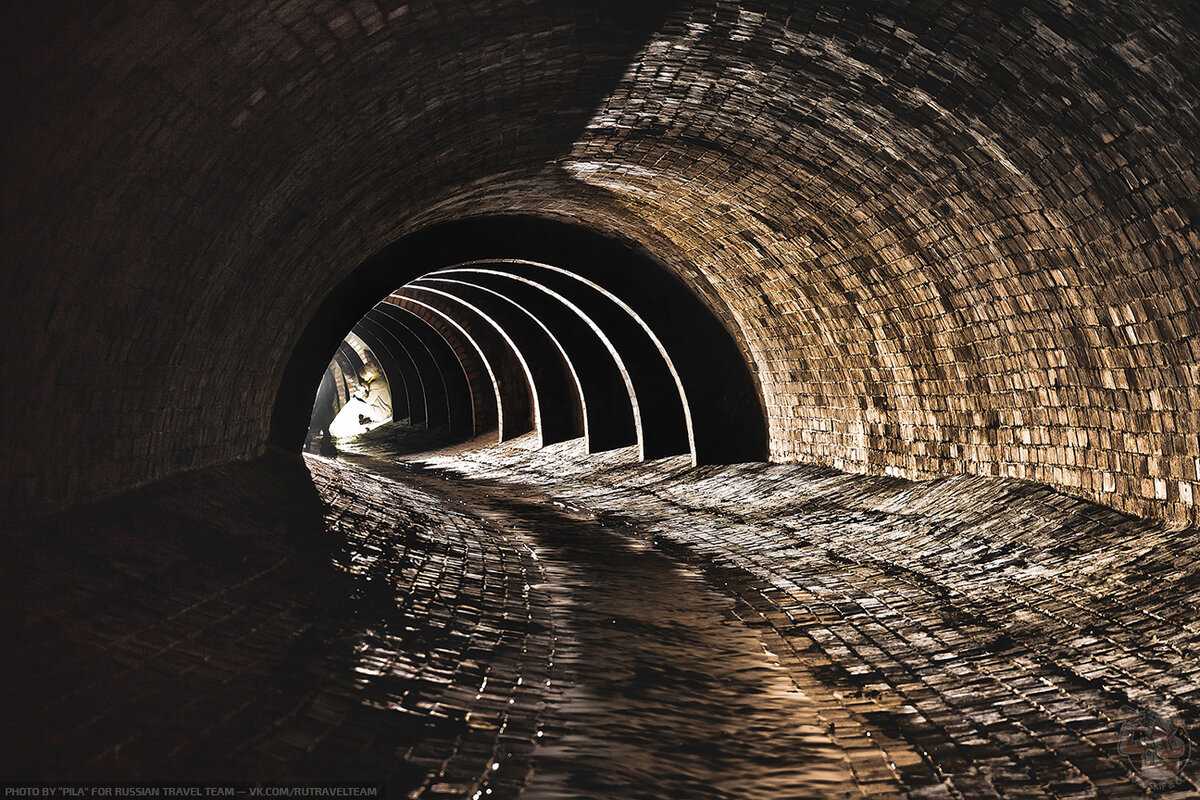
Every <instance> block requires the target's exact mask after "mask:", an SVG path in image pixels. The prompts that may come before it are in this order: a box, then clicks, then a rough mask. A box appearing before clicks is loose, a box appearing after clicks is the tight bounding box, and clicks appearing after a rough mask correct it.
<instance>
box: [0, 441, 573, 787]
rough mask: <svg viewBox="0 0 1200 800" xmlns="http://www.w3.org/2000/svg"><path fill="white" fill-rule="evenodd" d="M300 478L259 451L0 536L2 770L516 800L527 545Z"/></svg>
mask: <svg viewBox="0 0 1200 800" xmlns="http://www.w3.org/2000/svg"><path fill="white" fill-rule="evenodd" d="M308 466H309V470H310V471H311V473H312V478H313V479H314V480H315V482H316V483H317V486H318V487H319V491H320V495H321V499H318V496H317V492H315V491H314V489H313V486H312V483H310V479H309V473H308V471H306V470H305V468H304V466H303V465H301V464H300V463H299V460H298V459H297V458H296V457H287V458H286V459H285V458H284V457H281V456H278V455H272V456H269V457H268V458H266V459H260V460H258V461H255V462H251V463H250V464H245V465H237V466H233V467H225V468H220V469H210V470H204V471H200V472H197V473H193V474H191V475H188V476H184V477H182V478H179V479H174V480H172V481H170V482H167V483H159V484H156V485H155V486H153V487H148V488H146V489H144V490H141V491H139V492H136V493H133V494H132V495H127V496H125V497H122V498H120V499H118V500H114V501H110V502H109V503H107V504H103V505H100V506H96V507H86V508H82V509H79V510H76V511H73V512H70V513H68V514H66V515H62V516H59V517H54V518H50V519H46V520H42V521H40V522H38V523H30V524H28V525H26V526H21V527H17V528H14V529H12V530H9V531H6V532H5V533H6V539H5V558H6V563H8V564H9V569H10V570H11V574H10V576H9V577H8V579H7V580H6V581H5V583H4V585H3V587H2V589H3V594H4V596H3V609H4V614H3V618H2V625H3V637H4V641H5V646H6V650H5V658H4V668H3V672H4V681H3V687H2V688H0V736H2V742H3V747H0V776H2V777H3V778H5V779H8V780H30V779H49V780H58V781H62V780H79V779H93V780H94V779H101V780H113V779H118V780H129V779H174V780H180V779H183V780H187V779H193V780H210V781H211V780H214V779H215V780H239V779H240V780H256V781H261V780H281V779H290V780H296V779H311V780H325V781H327V780H362V781H368V782H374V783H382V784H384V785H385V786H386V787H387V795H386V796H388V797H405V796H420V797H428V798H436V797H465V796H470V795H471V794H472V793H473V792H475V791H483V790H485V789H486V788H489V787H491V788H494V789H495V790H496V792H498V796H514V795H515V793H516V792H517V790H518V787H519V786H520V785H521V784H522V783H523V782H524V780H525V778H526V774H527V772H528V756H529V752H530V751H531V750H532V748H533V742H534V740H535V734H536V732H537V730H538V728H539V725H540V723H539V718H540V714H541V713H542V707H543V705H544V695H545V693H546V692H548V689H547V688H546V681H547V679H548V675H549V669H550V666H549V665H550V663H551V660H552V655H553V646H554V642H553V635H552V630H551V625H550V620H549V617H548V613H549V612H548V608H547V605H548V604H547V603H546V602H545V600H544V598H542V597H540V594H539V593H540V591H541V590H540V589H539V588H538V584H539V583H540V580H539V579H538V575H539V574H540V573H539V569H540V568H539V566H538V564H537V561H536V560H535V559H534V558H533V557H532V555H531V553H530V551H529V548H528V547H526V546H523V545H522V544H520V543H518V542H515V541H513V540H511V537H508V536H507V535H505V534H503V533H501V532H499V531H497V530H495V529H493V528H490V527H488V526H486V525H484V524H482V523H480V522H479V521H478V520H476V519H473V518H471V517H469V516H467V515H464V514H463V513H462V512H461V511H457V510H454V509H451V508H448V507H447V506H446V504H445V502H444V501H442V500H440V499H437V498H434V497H432V496H430V495H428V494H425V493H423V492H421V491H420V490H417V489H414V488H412V487H402V486H400V485H398V484H396V483H395V482H393V481H388V480H386V479H381V478H373V477H371V476H368V475H365V474H364V473H362V472H361V471H360V470H357V469H354V468H352V467H347V466H344V465H342V466H339V465H335V464H333V463H332V462H328V461H323V460H319V459H313V460H310V461H309V464H308ZM322 500H323V501H324V502H323V503H322ZM493 764H497V765H498V767H497V768H493V767H492V765H493ZM410 791H412V794H411V795H410V794H409V792H410Z"/></svg>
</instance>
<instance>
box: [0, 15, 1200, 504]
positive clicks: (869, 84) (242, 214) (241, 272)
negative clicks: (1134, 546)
mask: <svg viewBox="0 0 1200 800" xmlns="http://www.w3.org/2000/svg"><path fill="white" fill-rule="evenodd" d="M622 8H624V6H622ZM639 8H641V9H642V10H640V11H639V13H638V14H637V15H634V16H630V15H628V14H627V13H617V8H616V7H615V6H613V5H611V4H607V3H603V2H591V3H582V4H571V5H569V6H564V5H562V4H556V3H535V4H533V5H529V4H519V5H518V4H508V3H476V4H471V3H462V4H449V5H446V4H421V3H417V4H403V5H395V6H393V5H387V4H381V5H376V4H372V3H368V4H361V5H360V6H355V7H353V8H350V9H341V8H335V7H332V6H331V7H328V8H324V7H320V8H318V7H311V6H309V5H307V4H301V3H290V2H285V3H281V4H276V5H273V6H269V7H268V6H267V5H265V4H264V5H262V6H259V5H256V4H254V3H250V4H247V5H245V6H243V7H241V8H239V9H237V10H234V9H233V8H225V9H224V10H222V8H221V7H220V6H205V7H203V8H202V9H201V8H199V7H197V8H192V7H190V6H185V5H180V6H174V5H169V4H156V5H154V6H150V7H136V8H135V7H133V6H121V5H116V6H110V7H107V8H105V9H104V10H97V9H95V8H92V7H91V6H87V5H81V6H79V7H78V8H72V7H71V6H69V5H56V6H54V7H50V8H45V9H33V8H30V9H26V10H20V11H16V10H14V11H13V12H12V13H11V14H10V20H9V22H10V24H9V25H6V27H5V34H4V35H5V37H6V40H5V50H6V52H8V53H10V54H11V57H10V60H9V61H8V65H9V66H7V67H6V79H5V84H6V93H5V101H4V102H5V104H6V107H7V108H8V109H9V110H10V111H11V112H13V113H10V114H8V115H7V116H9V117H10V118H16V119H20V120H21V121H22V122H21V124H20V125H19V126H17V127H16V129H15V131H14V135H13V137H12V139H13V141H12V146H11V147H9V148H7V150H6V153H5V174H7V175H9V176H11V177H10V178H9V179H8V180H6V182H5V202H4V208H5V219H6V225H5V238H6V242H7V243H8V252H9V254H10V255H9V257H10V263H11V264H14V265H19V267H16V268H12V269H7V270H6V271H5V287H4V288H5V292H4V295H5V297H6V298H7V300H6V302H8V303H16V304H18V305H14V306H10V307H9V309H8V310H7V311H6V313H5V314H4V318H5V320H6V323H5V325H6V331H7V333H6V336H5V342H6V347H7V348H9V351H10V353H11V355H10V356H7V357H6V358H5V369H6V376H5V377H6V380H5V382H4V383H5V386H6V389H5V391H6V392H10V393H13V392H15V394H10V395H9V396H8V397H9V399H8V402H7V405H8V406H9V407H21V408H24V409H27V413H25V414H22V415H20V417H19V418H17V417H10V419H15V420H16V421H15V422H7V423H6V425H5V432H4V440H5V441H6V442H7V445H8V450H9V452H11V453H13V454H14V457H12V458H8V459H6V460H5V462H6V463H5V475H4V478H5V480H4V482H5V485H6V487H7V488H6V492H7V498H8V503H9V504H11V505H13V506H15V507H19V508H31V507H45V506H53V505H62V504H66V503H70V502H73V501H76V500H80V499H84V498H88V497H95V496H97V495H100V494H105V493H111V492H113V491H116V490H119V489H122V488H127V487H129V486H133V485H137V484H140V483H143V482H145V481H147V480H150V479H153V478H155V477H160V476H163V475H167V474H170V473H173V472H177V471H179V470H182V469H187V468H191V467H196V466H200V465H204V464H213V463H218V462H221V461H224V460H228V459H231V458H238V457H244V456H247V455H250V454H253V453H256V452H259V451H260V450H261V449H262V447H263V444H264V443H265V442H266V441H267V438H268V424H269V419H268V417H269V414H270V408H271V403H272V399H273V397H274V395H275V391H276V388H277V387H278V385H279V382H280V380H281V371H280V370H282V365H283V364H285V363H286V361H287V358H288V354H290V353H291V352H293V351H294V350H295V348H296V347H297V346H298V345H300V346H303V342H302V340H301V331H302V329H303V327H304V325H305V324H306V322H307V321H308V320H311V319H313V318H314V315H317V314H318V310H319V308H320V307H321V305H322V303H324V302H327V301H328V300H329V298H330V293H331V292H332V291H333V290H334V288H335V287H337V286H338V285H340V284H341V282H342V281H343V280H344V279H345V278H346V277H347V276H348V275H349V274H350V273H351V271H352V270H354V268H355V265H358V264H361V263H362V262H363V260H364V259H365V258H367V256H369V254H371V253H374V252H377V251H379V250H380V249H381V248H382V247H383V246H384V245H386V244H387V243H388V242H390V241H395V240H396V239H397V238H399V237H400V236H401V235H403V234H405V233H408V232H412V231H417V230H420V229H423V228H425V227H426V226H429V225H432V224H435V223H438V222H442V221H446V220H453V219H459V218H463V217H466V216H471V215H478V214H484V213H495V212H504V213H513V212H524V213H528V214H535V215H540V216H543V217H556V218H560V219H570V220H573V221H575V222H577V223H579V224H582V225H584V226H587V227H589V228H591V229H593V230H596V231H601V232H605V233H608V234H612V235H616V236H619V237H620V238H622V239H623V240H625V241H627V242H630V243H635V244H636V245H637V246H638V247H640V248H642V249H644V250H645V251H646V252H648V253H650V254H652V255H653V256H654V257H655V259H656V260H658V261H659V262H661V263H662V264H664V265H666V266H667V267H669V268H670V269H671V270H672V271H673V272H674V273H675V274H676V275H677V276H678V277H679V278H680V279H681V280H682V281H683V282H684V283H685V284H686V285H688V286H689V287H690V288H691V289H692V290H693V291H694V292H695V293H696V295H697V296H698V297H700V298H702V300H703V301H704V302H705V303H706V304H707V306H708V307H709V308H710V309H711V310H712V311H713V312H714V313H715V314H716V315H717V316H718V317H720V318H721V319H722V320H723V322H724V323H725V327H726V328H727V329H728V330H729V331H730V332H731V333H733V335H734V336H735V337H736V339H737V341H738V344H739V346H740V347H741V349H742V351H743V354H744V355H745V356H746V358H747V360H748V362H749V363H750V364H751V366H752V368H753V369H754V370H755V373H756V375H757V381H758V385H759V386H760V387H761V391H762V399H763V401H764V403H765V405H766V408H767V413H768V425H769V435H770V456H771V458H772V459H773V460H776V461H789V460H802V461H817V462H823V463H828V464H831V465H834V466H837V467H840V468H843V469H849V470H853V471H864V472H882V473H889V474H895V475H903V476H907V477H928V476H933V475H938V474H944V473H953V472H973V473H977V474H983V475H1003V476H1013V477H1020V478H1027V479H1031V480H1034V481H1039V482H1043V483H1046V484H1048V485H1051V486H1054V487H1057V488H1059V489H1063V490H1066V491H1068V492H1071V493H1075V494H1078V495H1081V496H1084V497H1088V498H1092V499H1096V500H1099V501H1101V502H1104V503H1107V504H1110V505H1112V506H1115V507H1117V508H1119V509H1123V510H1128V511H1133V512H1137V513H1141V514H1149V515H1157V516H1163V517H1167V518H1170V519H1172V520H1175V521H1177V522H1180V521H1186V520H1194V519H1195V514H1196V511H1195V508H1196V506H1195V496H1196V488H1197V486H1198V483H1197V481H1200V473H1198V470H1200V460H1198V459H1200V439H1198V437H1197V434H1196V430H1197V420H1196V414H1197V410H1196V409H1197V407H1198V406H1200V402H1198V401H1200V398H1198V396H1197V392H1198V391H1200V390H1198V389H1197V386H1198V384H1200V374H1198V369H1200V368H1198V367H1197V360H1198V359H1197V347H1198V345H1197V341H1196V336H1195V330H1196V326H1197V324H1198V319H1197V306H1198V302H1197V301H1198V298H1197V296H1196V290H1195V286H1196V284H1197V283H1198V281H1197V278H1198V277H1200V276H1198V275H1197V267H1196V264H1197V259H1196V253H1197V249H1198V247H1200V239H1198V234H1197V233H1196V229H1195V218H1196V213H1197V207H1196V203H1195V197H1196V196H1197V192H1198V189H1200V186H1198V183H1197V180H1196V177H1195V176H1196V150H1195V148H1196V145H1195V136H1194V132H1195V130H1196V129H1197V125H1196V122H1197V119H1196V109H1197V95H1196V90H1195V88H1194V87H1195V86H1196V84H1197V81H1196V80H1195V77H1196V74H1197V61H1198V58H1200V57H1198V56H1197V55H1196V53H1197V52H1200V47H1197V44H1198V37H1197V25H1196V18H1195V13H1194V11H1190V10H1189V9H1188V8H1187V7H1186V6H1184V5H1181V4H1174V3H1167V2H1158V1H1157V0H1141V1H1140V2H1133V3H1110V2H1099V3H1092V4H1088V5H1087V7H1086V8H1085V7H1083V6H1062V5H1060V4H1057V3H1052V2H1040V1H1039V2H1032V1H1031V2H1025V3H1016V4H1006V5H1005V6H1004V7H1003V8H970V7H968V6H966V5H954V6H947V5H945V4H942V3H929V4H924V3H916V4H913V3H905V4H895V5H894V6H893V4H890V3H871V4H866V3H863V4H852V5H850V6H845V5H844V4H843V5H837V6H833V5H828V6H827V5H825V4H822V3H817V2H805V3H800V4H794V5H792V4H787V5H785V4H778V5H775V4H771V3H760V4H747V5H742V6H730V7H726V6H722V5H720V4H715V3H714V4H707V3H687V4H684V3H680V4H671V5H667V6H654V5H653V4H640V5H639ZM184 54H186V56H185V55H184ZM439 54H440V55H439ZM489 59H490V60H489ZM495 64H498V65H501V66H500V67H498V68H496V67H493V66H492V65H495ZM83 131H86V132H87V135H86V136H84V135H81V133H82V132H83ZM67 176H69V177H67ZM399 186H403V187H405V188H404V191H403V192H402V193H398V192H397V190H396V187H399ZM488 256H491V257H494V256H496V254H495V253H491V254H488ZM393 277H395V276H393ZM388 283H390V284H391V285H390V286H384V285H382V284H381V286H380V291H379V293H378V294H377V296H382V295H383V294H384V293H385V292H386V291H389V290H390V289H391V288H394V285H395V281H394V280H389V281H388ZM347 328H348V326H347ZM251 349H255V350H256V351H258V352H263V353H264V354H265V355H266V357H267V362H268V363H274V364H276V365H278V366H277V367H276V368H275V369H268V370H266V371H265V372H264V374H262V375H260V376H256V377H255V379H254V380H253V381H251V382H250V383H249V384H248V385H246V384H234V383H231V382H230V380H229V378H228V377H227V375H228V373H227V371H226V370H225V365H226V364H228V363H230V362H231V361H232V360H235V359H236V358H237V357H238V356H239V354H241V353H245V352H249V351H250V350H251ZM322 360H323V359H322ZM131 363H136V364H138V365H139V366H140V369H141V373H142V374H143V375H144V380H141V381H138V382H136V383H135V382H129V381H125V380H123V379H122V378H120V377H118V376H120V375H122V374H123V372H124V370H123V369H122V367H123V365H127V364H131ZM29 395H33V396H37V397H40V398H44V399H45V400H44V402H41V403H39V404H36V405H35V406H33V407H30V406H29V404H28V403H27V402H25V401H24V400H23V399H22V398H23V397H27V396H29ZM68 397H79V398H84V399H83V400H82V401H81V404H73V403H68V401H67V400H66V398H68ZM127 419H137V420H139V422H138V423H137V424H128V425H127V424H125V423H123V422H121V420H127Z"/></svg>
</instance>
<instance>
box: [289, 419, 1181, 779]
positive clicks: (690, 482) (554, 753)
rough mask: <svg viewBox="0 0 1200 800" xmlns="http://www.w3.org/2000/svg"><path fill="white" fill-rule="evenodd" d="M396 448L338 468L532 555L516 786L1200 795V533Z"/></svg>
mask: <svg viewBox="0 0 1200 800" xmlns="http://www.w3.org/2000/svg"><path fill="white" fill-rule="evenodd" d="M403 444H404V437H403V436H399V437H395V436H393V437H391V438H389V436H388V435H387V434H386V432H384V433H383V435H368V436H367V437H363V439H361V440H360V441H359V442H358V443H356V444H354V445H351V449H352V451H353V452H351V453H349V454H347V455H344V456H343V457H342V458H343V460H342V461H341V462H339V468H340V469H346V468H347V466H346V464H350V465H353V467H354V468H356V469H362V470H365V471H366V472H369V473H371V474H372V475H374V476H375V479H379V480H389V481H395V482H396V484H397V485H399V486H404V487H406V491H419V492H422V493H424V494H426V495H427V496H429V497H434V498H438V499H439V501H440V502H442V503H443V504H444V506H443V507H444V508H454V509H456V511H457V512H458V513H462V514H464V515H465V517H466V518H468V519H470V520H471V523H470V524H471V525H475V526H478V529H479V530H485V529H486V530H491V531H495V532H497V533H498V534H499V535H501V536H502V537H507V538H506V539H504V541H505V542H506V545H505V546H506V547H508V548H510V550H511V551H512V552H517V551H527V552H528V553H529V554H530V556H531V558H530V563H529V564H528V565H527V566H526V569H527V570H529V576H530V577H529V579H530V580H532V581H536V583H534V584H532V587H533V588H531V591H532V592H534V593H535V594H531V595H529V605H528V607H523V608H524V611H523V612H514V613H515V615H516V616H520V614H521V613H525V614H526V616H527V617H528V618H529V619H533V618H534V617H535V616H536V615H537V614H542V615H543V623H542V624H545V625H547V626H548V628H549V630H550V631H551V632H552V633H551V637H552V646H551V653H550V655H549V656H548V658H549V662H550V663H548V665H547V672H548V674H549V675H550V677H549V678H548V679H549V680H550V681H551V683H550V688H551V691H549V692H546V693H544V694H543V695H542V697H541V698H539V700H538V701H537V703H538V704H540V711H539V722H538V723H537V725H538V731H539V733H540V735H535V741H536V746H535V748H534V749H533V750H532V751H518V750H513V751H508V750H505V749H504V747H503V746H502V745H497V747H496V749H495V752H496V753H498V754H500V756H501V758H500V760H499V762H498V763H499V764H500V767H499V768H498V769H502V768H503V767H504V764H505V760H504V759H507V758H512V759H514V768H515V771H516V772H523V776H524V777H522V778H519V779H518V778H515V777H514V780H513V782H512V783H511V784H510V786H509V787H508V790H507V791H509V792H512V793H514V796H515V794H516V793H517V792H518V790H519V789H522V788H523V790H524V795H523V796H526V797H547V798H548V797H630V798H633V797H638V798H643V797H644V798H660V797H661V798H674V797H729V798H756V797H763V798H776V797H809V796H811V797H875V796H879V797H890V796H897V797H899V796H906V797H1062V798H1074V797H1143V796H1145V795H1146V793H1147V792H1148V791H1149V792H1151V793H1152V794H1154V795H1155V796H1167V797H1170V796H1178V797H1190V796H1195V792H1196V789H1195V775H1194V770H1195V766H1196V765H1195V762H1194V761H1193V760H1192V758H1191V756H1192V747H1193V745H1192V741H1193V739H1192V737H1191V734H1190V733H1189V731H1188V729H1189V727H1190V726H1191V724H1192V720H1193V719H1194V718H1195V711H1196V701H1197V699H1198V698H1200V681H1198V680H1197V678H1198V674H1197V665H1196V655H1197V654H1200V637H1198V636H1197V633H1198V631H1197V629H1196V626H1195V622H1194V620H1195V616H1194V613H1193V612H1194V610H1195V609H1194V606H1195V600H1196V593H1195V587H1196V586H1197V585H1198V584H1197V573H1196V566H1195V564H1196V561H1195V556H1196V555H1200V554H1196V553H1193V552H1192V551H1194V550H1195V548H1196V544H1197V542H1196V538H1195V537H1194V535H1193V534H1194V531H1182V532H1180V531H1172V530H1167V529H1165V528H1163V527H1162V526H1161V525H1158V524H1155V523H1150V522H1147V521H1144V520H1138V519H1135V518H1132V517H1128V516H1125V515H1121V514H1118V513H1116V512H1113V511H1111V510H1109V509H1104V508H1101V507H1098V506H1094V505H1092V504H1090V503H1087V502H1085V501H1081V500H1075V499H1071V498H1066V497H1063V496H1061V495H1059V494H1057V493H1055V492H1053V491H1050V490H1047V489H1045V487H1040V486H1037V485H1035V484H1029V483H1025V482H1020V481H1011V480H1005V479H989V478H972V477H968V476H960V477H958V478H953V479H946V480H942V481H935V482H930V483H926V484H914V483H912V482H910V481H905V480H899V479H888V478H868V477H864V476H849V475H845V474H843V473H840V472H837V471H836V470H831V469H828V468H823V467H804V466H791V467H788V466H773V465H766V464H746V465H733V466H729V467H711V468H703V469H695V468H692V467H691V466H690V465H689V464H688V463H687V461H686V459H664V460H661V461H658V462H651V463H637V462H636V454H634V453H633V452H632V451H630V452H620V451H614V452H612V453H609V454H603V455H601V456H599V457H592V458H585V457H584V454H583V452H582V444H581V443H579V442H573V443H564V444H562V445H556V446H553V447H549V448H537V447H536V445H535V444H534V443H533V442H532V440H531V439H530V440H528V441H521V440H517V441H515V442H512V443H508V444H507V445H505V446H501V447H487V448H479V447H475V446H472V445H470V444H468V445H461V446H458V447H451V448H448V449H446V450H445V451H443V452H442V453H440V454H439V453H433V454H426V455H420V456H417V457H415V458H414V457H411V456H404V455H402V454H401V453H402V452H403V447H402V445H403ZM397 445H401V447H399V448H398V447H397ZM326 463H327V462H320V461H319V460H315V459H314V460H312V461H310V469H313V471H314V475H320V471H321V470H322V469H325V468H328V467H326V466H325V464H326ZM318 483H319V484H320V483H321V481H320V480H318ZM322 491H323V492H324V493H325V494H326V497H327V498H332V502H331V507H336V506H337V504H338V500H337V496H336V493H335V494H333V495H330V493H329V492H330V486H329V485H328V484H326V485H325V487H324V488H323V489H322ZM533 555H536V558H532V556H533ZM1170 587H1175V588H1174V590H1172V589H1171V588H1170ZM539 674H540V673H539ZM1156 714H1157V716H1155V715H1156ZM1139 725H1143V726H1144V727H1142V728H1139V727H1138V726H1139ZM1155 737H1157V739H1156V738H1155ZM501 739H503V734H501ZM484 749H486V748H484ZM521 752H525V753H527V756H526V757H525V758H524V760H522V758H521V757H520V753H521ZM485 761H486V759H485ZM496 763H497V762H491V764H492V765H493V766H494V765H495V764H496ZM490 768H491V767H488V766H487V765H485V768H484V769H483V771H482V775H483V779H482V781H481V782H479V783H477V784H476V783H471V784H470V785H471V786H476V785H478V786H479V787H481V788H482V791H483V792H484V793H485V794H486V791H487V789H488V788H492V787H491V786H490V785H489V783H488V782H487V770H488V769H490ZM434 777H436V776H434ZM433 780H434V778H433V777H431V778H430V781H433ZM465 785H466V784H463V783H456V784H454V785H453V786H451V785H450V784H446V787H450V788H452V789H453V790H454V791H459V790H461V789H462V788H463V787H464V786H465ZM429 786H430V787H431V789H432V788H436V787H437V786H438V784H437V783H436V782H431V783H430V784H429ZM446 787H443V788H446ZM476 791H479V789H476ZM466 794H467V796H470V794H471V793H470V792H467V793H466Z"/></svg>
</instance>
